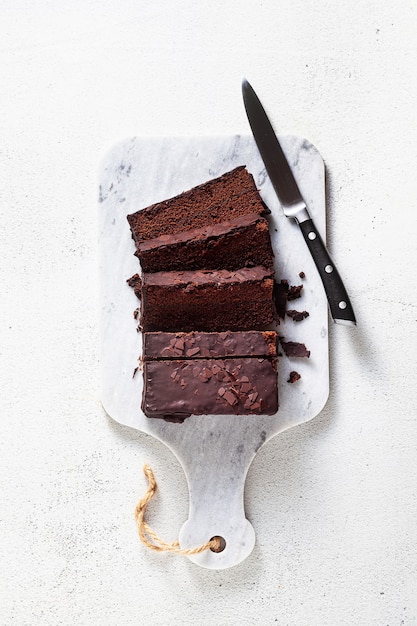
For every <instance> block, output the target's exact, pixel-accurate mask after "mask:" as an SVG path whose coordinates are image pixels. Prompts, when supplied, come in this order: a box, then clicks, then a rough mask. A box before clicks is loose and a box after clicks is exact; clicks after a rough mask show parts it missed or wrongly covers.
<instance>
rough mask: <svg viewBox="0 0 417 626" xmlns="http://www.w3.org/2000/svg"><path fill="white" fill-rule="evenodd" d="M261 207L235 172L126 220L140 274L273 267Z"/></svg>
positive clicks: (247, 181)
mask: <svg viewBox="0 0 417 626" xmlns="http://www.w3.org/2000/svg"><path fill="white" fill-rule="evenodd" d="M268 213H269V209H268V208H267V207H266V206H265V204H264V203H263V202H262V200H261V197H260V196H259V193H258V190H257V188H256V185H255V182H254V180H253V177H252V175H251V174H249V172H248V171H247V170H246V169H245V167H244V166H240V167H237V168H235V169H234V170H232V171H231V172H227V173H226V174H223V175H222V176H220V177H218V178H215V179H212V180H210V181H208V182H207V183H204V184H202V185H199V186H197V187H194V188H193V189H190V190H189V191H186V192H184V193H182V194H179V195H178V196H175V197H174V198H171V199H169V200H165V201H164V202H159V203H157V204H153V205H151V206H149V207H147V208H145V209H142V210H140V211H137V212H136V213H133V214H131V215H128V216H127V219H128V222H129V225H130V229H131V232H132V237H133V239H134V241H135V244H136V252H135V254H136V256H137V257H138V258H139V260H140V263H141V266H142V270H143V271H144V272H159V271H173V270H188V269H230V270H235V269H239V268H241V267H251V266H255V265H264V266H266V267H270V266H272V264H273V252H272V246H271V241H270V236H269V229H268V222H267V220H266V219H265V215H267V214H268Z"/></svg>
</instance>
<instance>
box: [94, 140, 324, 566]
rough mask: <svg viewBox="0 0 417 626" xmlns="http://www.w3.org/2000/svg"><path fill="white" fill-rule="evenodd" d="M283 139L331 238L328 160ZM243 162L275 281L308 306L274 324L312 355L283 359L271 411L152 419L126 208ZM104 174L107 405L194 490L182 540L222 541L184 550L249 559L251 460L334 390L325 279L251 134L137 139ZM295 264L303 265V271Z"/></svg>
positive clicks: (106, 163)
mask: <svg viewBox="0 0 417 626" xmlns="http://www.w3.org/2000/svg"><path fill="white" fill-rule="evenodd" d="M281 140H282V145H283V149H284V152H285V153H286V156H287V158H288V160H289V162H290V164H291V167H292V170H293V172H294V175H295V177H296V179H297V182H298V185H299V187H300V190H301V192H302V194H303V196H304V199H305V200H306V202H307V204H308V207H309V210H310V213H311V215H312V217H313V219H314V220H315V222H316V225H317V228H318V230H319V231H320V233H321V235H322V237H323V239H324V240H325V234H326V233H325V229H326V207H325V172H324V163H323V160H322V158H321V156H320V154H319V153H318V151H317V150H316V149H315V148H314V146H312V144H310V143H309V142H308V141H306V140H304V139H300V138H297V137H281ZM238 165H246V167H247V169H248V170H249V171H250V172H251V173H252V174H253V176H254V179H255V182H256V185H257V187H258V189H259V192H260V194H261V196H262V198H263V200H264V201H265V203H266V204H267V206H268V207H269V209H270V210H271V216H270V231H271V237H272V243H273V248H274V253H275V269H276V278H277V280H280V279H287V280H288V281H289V283H290V285H297V284H303V290H302V297H301V298H300V299H299V300H296V301H295V302H294V303H293V304H294V307H293V308H296V309H298V310H307V311H308V312H309V314H310V315H309V317H308V318H306V319H305V320H303V321H302V322H294V321H293V320H292V319H290V318H288V317H287V318H286V319H285V320H284V321H282V322H281V324H280V326H279V329H278V332H279V334H280V335H282V336H284V337H285V339H286V340H287V341H299V342H303V343H305V344H306V346H307V348H308V349H309V350H310V351H311V356H310V358H309V359H306V358H298V359H296V358H293V359H290V358H287V357H286V356H285V355H283V356H282V357H281V358H280V360H279V365H278V381H279V410H278V412H277V413H276V414H275V415H273V416H254V415H252V416H251V415H249V416H214V415H209V416H192V417H190V418H188V419H186V420H185V421H184V423H182V424H178V423H171V422H166V421H164V420H159V419H148V418H147V417H146V416H145V415H144V414H143V413H142V411H141V408H140V406H141V396H142V375H141V372H140V370H139V371H137V372H136V374H135V375H133V374H134V372H135V368H137V367H138V358H139V356H140V354H141V334H140V332H137V329H136V328H137V321H136V320H135V319H134V316H133V313H134V311H135V309H137V307H138V306H139V301H138V300H137V298H136V296H135V295H134V292H133V290H132V289H131V288H130V287H128V285H127V283H126V280H127V279H128V278H129V277H130V276H132V275H133V274H135V273H137V272H139V271H140V267H139V262H138V259H137V257H136V256H134V243H133V240H132V238H131V233H130V230H129V226H128V222H127V220H126V216H127V215H128V214H129V213H133V212H135V211H137V210H139V209H141V208H144V207H146V206H148V205H150V204H153V203H155V202H158V201H162V200H165V199H167V198H169V197H172V196H174V195H176V194H179V193H181V192H183V191H185V190H187V189H190V188H192V187H194V186H195V185H198V184H200V183H203V182H206V181H207V180H209V179H210V178H214V177H216V176H220V175H221V174H223V173H225V172H227V171H229V170H231V169H233V168H234V167H236V166H238ZM99 182H100V196H99V227H100V237H99V248H100V277H101V340H102V350H101V366H102V396H101V397H102V403H103V406H104V408H105V410H106V412H107V413H108V415H109V416H110V417H111V418H113V419H114V420H116V421H118V422H120V423H121V424H124V425H127V426H130V427H131V428H135V429H138V430H140V431H143V432H145V433H148V434H150V435H152V436H154V437H156V438H157V439H159V440H160V441H162V442H163V443H165V444H166V445H167V446H168V447H169V448H170V449H171V450H172V452H173V453H174V454H175V455H176V456H177V458H178V460H179V462H180V463H181V465H182V467H183V469H184V472H185V474H186V477H187V481H188V487H189V495H190V507H189V518H188V520H187V521H186V522H185V524H184V525H183V527H182V529H181V531H180V533H179V539H180V545H181V547H183V548H193V547H195V546H199V545H201V544H203V543H205V542H206V541H208V540H209V539H210V538H211V537H213V536H216V535H217V536H221V537H223V538H224V539H225V541H226V547H225V549H224V550H223V551H222V552H219V553H214V552H211V551H210V550H208V551H205V552H203V553H201V554H198V555H194V556H192V557H189V558H191V559H192V560H193V561H194V562H195V563H197V564H198V565H200V566H202V567H206V568H211V569H224V568H227V567H231V566H233V565H236V564H237V563H239V562H241V561H242V560H244V559H245V558H246V557H247V556H248V555H249V554H250V552H251V551H252V549H253V547H254V544H255V532H254V529H253V527H252V525H251V524H250V522H249V521H248V520H247V519H246V517H245V511H244V497H243V496H244V485H245V479H246V475H247V471H248V468H249V466H250V464H251V462H252V460H253V458H254V456H255V454H256V452H257V451H258V450H259V448H260V447H261V446H262V445H263V444H264V443H265V442H266V441H268V440H269V439H270V438H271V437H273V436H274V435H277V434H278V433H280V432H282V431H284V430H285V429H287V428H290V427H292V426H296V425H297V424H301V423H303V422H305V421H307V420H310V419H312V418H313V417H315V416H316V415H317V414H318V413H319V412H320V411H321V409H322V408H323V406H324V405H325V403H326V401H327V397H328V393H329V360H328V314H327V301H326V297H325V294H324V290H323V287H322V284H321V282H320V278H319V276H318V273H317V271H316V269H315V266H314V263H313V261H312V259H311V257H310V255H309V252H308V250H307V247H306V244H305V242H304V239H303V237H302V235H301V232H300V231H299V228H298V226H297V225H296V224H295V223H294V222H293V221H292V220H288V219H287V218H286V217H284V215H283V213H282V210H281V207H280V205H279V202H278V199H277V197H276V194H275V192H274V191H273V188H272V185H271V182H270V180H269V178H268V175H267V174H266V171H265V167H264V165H263V162H262V160H261V158H260V156H259V153H258V151H257V149H256V146H255V143H254V140H253V138H252V137H250V136H248V137H246V136H238V135H236V136H225V137H193V138H184V137H181V138H174V137H169V138H132V139H129V140H126V141H123V142H121V143H119V144H118V145H116V146H115V147H114V148H113V149H112V150H110V152H109V153H108V154H107V156H106V157H105V159H104V160H103V162H102V164H101V169H100V178H99ZM300 272H304V273H305V278H304V279H303V280H301V279H300V277H299V273H300ZM292 370H296V371H297V372H298V373H300V374H301V379H300V380H298V381H297V382H296V383H294V384H289V383H288V382H287V379H288V376H289V373H290V372H291V371H292ZM273 472H274V469H273V468H271V473H272V474H273ZM276 480H277V481H278V480H279V476H276ZM270 540H271V541H273V537H271V538H270Z"/></svg>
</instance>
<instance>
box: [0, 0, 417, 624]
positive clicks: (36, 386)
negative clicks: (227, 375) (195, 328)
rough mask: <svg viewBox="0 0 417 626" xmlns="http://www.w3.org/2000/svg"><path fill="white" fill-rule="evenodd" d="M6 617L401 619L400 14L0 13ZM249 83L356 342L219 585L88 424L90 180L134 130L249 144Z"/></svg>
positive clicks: (403, 179) (191, 1) (329, 5)
mask: <svg viewBox="0 0 417 626" xmlns="http://www.w3.org/2000/svg"><path fill="white" fill-rule="evenodd" d="M0 14H1V20H0V24H1V26H0V128H1V131H0V132H1V135H0V211H1V223H0V258H1V271H0V293H1V300H0V333H1V336H0V339H1V340H0V359H1V361H0V363H1V391H0V410H1V437H0V445H1V451H0V463H1V468H0V481H1V487H2V493H1V501H0V542H1V548H2V550H1V552H2V561H1V564H0V576H1V581H0V623H1V624H2V626H3V625H5V626H6V625H7V626H8V625H16V626H26V625H27V626H37V625H48V626H49V625H51V626H57V625H61V624H62V625H65V626H67V625H68V626H69V625H73V624H76V625H77V626H78V625H81V626H84V625H85V626H90V625H92V626H96V625H97V626H102V625H103V626H107V625H109V626H130V625H142V624H147V625H148V624H149V625H150V626H165V625H167V626H171V625H174V626H176V625H182V624H186V625H195V624H197V625H200V624H201V625H213V626H217V625H219V626H223V625H225V626H226V625H235V624H236V625H239V626H240V625H242V624H243V625H245V626H246V625H248V626H249V625H252V624H260V625H262V626H263V625H264V624H265V625H269V624H271V625H274V624H278V626H287V625H288V626H341V625H348V626H397V625H398V626H399V625H400V624H405V625H407V626H411V625H413V626H414V625H416V624H417V487H416V484H417V415H416V414H417V393H416V391H415V382H414V378H415V374H416V369H417V368H416V365H415V354H416V348H417V340H416V322H417V294H416V270H415V264H416V261H417V218H416V209H417V207H416V204H417V89H416V79H417V74H416V65H417V57H416V53H417V4H416V2H415V0H402V1H401V2H397V3H394V2H387V1H386V0H385V1H381V0H379V1H376V0H367V1H365V0H350V1H349V2H347V1H345V0H316V1H315V2H311V1H310V0H264V1H262V0H252V2H250V3H245V2H242V1H237V0H229V1H227V0H223V1H222V2H220V1H219V0H211V2H197V1H196V0H184V1H181V0H172V1H168V0H165V1H164V2H162V1H161V0H152V1H151V0H142V1H141V0H137V1H136V2H133V0H126V1H124V2H121V1H120V0H118V1H117V2H116V0H101V1H99V0H85V1H81V0H73V1H72V2H66V1H64V0H55V1H53V0H50V1H47V0H38V2H33V0H32V1H29V0H26V1H24V0H13V1H12V0H0ZM242 76H246V77H247V78H248V79H249V80H250V81H251V82H252V83H253V85H254V87H255V88H256V89H257V91H258V93H259V95H260V96H261V97H262V99H263V100H264V103H265V105H266V108H267V109H268V110H269V112H270V114H271V117H272V120H273V122H274V124H275V127H276V128H277V130H278V131H279V132H280V133H281V134H296V135H300V136H305V137H307V138H308V139H309V140H310V141H311V142H312V143H314V144H315V145H316V147H317V148H318V149H319V151H320V152H321V154H322V156H323V158H324V159H325V162H326V165H327V168H328V176H329V181H328V182H329V188H328V240H329V246H330V248H331V251H332V253H333V256H334V258H335V261H336V262H337V264H338V266H339V269H340V271H341V273H342V274H343V277H344V279H345V282H346V285H347V287H348V290H349V291H350V293H351V297H352V300H353V303H354V306H355V309H356V313H357V317H358V323H359V324H358V328H357V329H356V330H353V331H352V330H351V329H348V328H344V327H339V326H337V327H333V326H332V328H331V336H330V350H331V381H330V382H331V395H330V400H329V402H328V404H327V406H326V408H325V410H324V411H323V412H322V413H321V414H320V416H319V417H317V418H316V419H315V420H313V421H312V422H310V423H308V424H305V425H303V426H301V427H298V428H296V429H294V430H290V431H288V432H286V433H284V434H283V435H281V436H280V437H278V438H276V439H274V440H273V441H271V442H269V443H268V444H267V445H266V446H265V447H264V448H263V449H262V450H261V451H260V452H259V453H258V456H257V458H256V460H255V462H254V464H253V465H252V467H251V469H250V472H249V476H248V482H247V490H246V510H247V515H248V517H249V519H250V520H251V522H252V524H253V526H254V528H255V530H256V532H257V545H256V548H255V550H254V552H253V553H252V555H251V556H250V557H249V558H248V559H247V560H246V561H245V562H244V563H242V564H241V565H239V566H237V567H236V568H233V569H230V570H226V571H222V572H213V571H208V570H203V569H201V568H199V567H197V566H195V565H194V564H192V563H190V562H189V561H188V560H187V559H185V558H183V557H179V556H173V555H159V554H155V553H153V552H150V551H148V550H147V549H146V548H144V547H142V545H141V544H140V542H139V540H138V538H137V535H136V529H135V523H134V520H133V508H134V505H135V503H136V501H137V499H138V497H139V496H140V495H141V494H142V492H143V490H144V488H145V482H144V478H143V476H142V466H143V463H144V462H145V461H147V462H149V463H150V464H151V465H152V467H153V468H154V470H155V473H156V477H157V480H158V482H159V484H160V494H159V496H158V498H157V500H156V501H155V503H154V504H153V506H152V511H151V512H150V518H149V521H150V522H151V524H152V525H153V526H154V528H155V529H156V530H157V531H158V532H159V534H160V535H162V536H163V537H164V538H166V539H167V540H174V539H176V537H177V534H178V530H179V528H180V527H181V525H182V524H183V522H184V521H185V519H186V517H187V509H188V499H187V488H186V484H185V480H184V476H183V474H182V471H181V469H180V467H179V465H178V463H177V462H176V460H175V459H174V458H173V456H172V455H171V453H170V452H169V451H168V450H167V449H166V448H165V447H164V446H163V445H162V444H160V443H158V442H156V441H154V440H152V439H151V438H150V437H147V436H145V435H141V434H139V433H136V432H132V431H130V430H129V429H127V428H122V427H119V426H118V425H116V424H114V423H112V422H111V421H109V420H108V419H107V418H106V415H105V414H104V413H103V411H102V409H101V407H100V391H99V382H98V381H99V366H100V365H99V361H98V339H99V337H98V311H97V303H98V297H97V265H96V247H97V231H96V198H97V188H96V186H97V171H98V164H99V161H100V159H101V157H102V156H103V155H104V154H105V152H106V150H107V149H108V147H109V146H111V145H112V144H113V143H114V142H116V141H119V140H120V139H123V138H125V137H130V136H134V135H137V136H141V135H199V134H223V133H224V134H228V135H230V134H234V133H247V132H248V125H247V121H246V118H245V114H244V109H243V105H242V101H241V94H240V81H241V78H242Z"/></svg>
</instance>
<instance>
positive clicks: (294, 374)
mask: <svg viewBox="0 0 417 626" xmlns="http://www.w3.org/2000/svg"><path fill="white" fill-rule="evenodd" d="M300 378H301V374H299V373H298V372H296V371H292V372H290V376H289V378H288V380H287V383H291V384H292V383H296V382H297V380H300Z"/></svg>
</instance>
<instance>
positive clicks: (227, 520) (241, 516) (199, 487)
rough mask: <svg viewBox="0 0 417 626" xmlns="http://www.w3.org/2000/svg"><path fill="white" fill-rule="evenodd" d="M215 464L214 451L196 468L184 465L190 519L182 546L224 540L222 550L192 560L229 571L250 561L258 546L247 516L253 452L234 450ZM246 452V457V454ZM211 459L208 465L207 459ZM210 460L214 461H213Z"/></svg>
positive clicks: (183, 531)
mask: <svg viewBox="0 0 417 626" xmlns="http://www.w3.org/2000/svg"><path fill="white" fill-rule="evenodd" d="M224 450H225V448H222V452H223V456H222V458H221V459H220V458H218V459H217V461H218V462H217V463H213V462H212V461H213V456H212V455H213V451H207V455H204V456H203V457H202V458H201V463H200V464H199V470H198V471H196V466H195V465H193V466H192V468H191V467H190V471H187V467H186V466H184V465H183V467H184V471H185V473H186V475H187V480H188V487H189V494H190V506H189V518H188V520H187V521H186V522H185V524H184V525H183V526H182V528H181V531H180V534H179V542H180V546H181V548H183V549H192V548H195V547H196V546H200V545H203V544H205V543H207V542H208V541H210V539H212V538H213V537H218V538H220V542H219V543H220V545H221V549H220V551H216V552H214V551H213V550H212V549H208V550H205V551H204V552H202V553H200V554H195V555H192V556H189V557H188V558H189V559H190V560H191V561H193V562H195V563H196V564H197V565H199V566H201V567H205V568H207V569H219V570H220V569H226V568H229V567H233V566H234V565H237V564H238V563H240V562H241V561H243V560H244V559H246V558H247V557H248V556H249V554H250V553H251V552H252V550H253V548H254V545H255V531H254V529H253V526H252V524H251V523H250V522H249V521H248V520H247V519H246V517H245V510H244V487H245V480H246V475H247V470H248V468H249V465H250V463H251V461H252V459H253V456H254V454H253V451H252V452H250V450H246V451H245V449H241V450H239V446H238V447H237V449H235V450H232V451H231V452H230V453H227V454H226V455H225V454H224ZM245 452H246V454H245ZM205 458H206V459H207V463H205V462H204V459H205ZM209 460H210V462H209Z"/></svg>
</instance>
